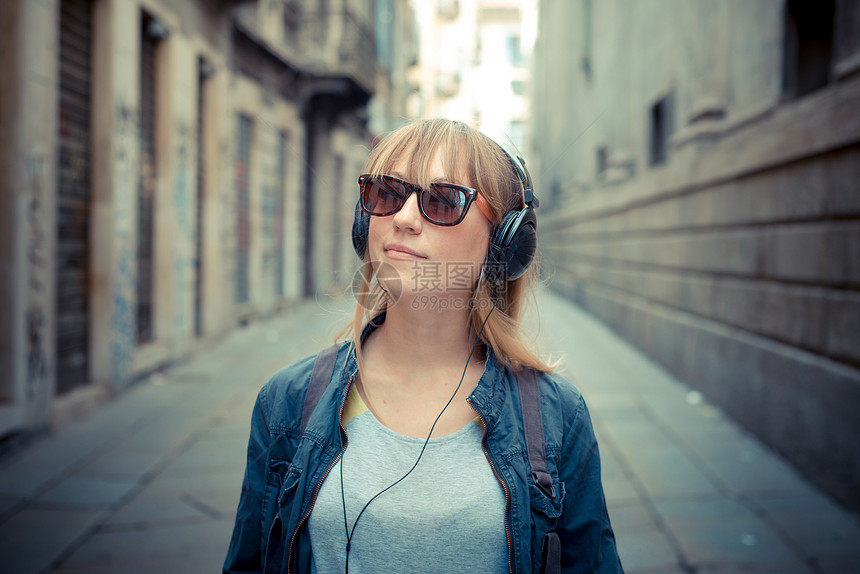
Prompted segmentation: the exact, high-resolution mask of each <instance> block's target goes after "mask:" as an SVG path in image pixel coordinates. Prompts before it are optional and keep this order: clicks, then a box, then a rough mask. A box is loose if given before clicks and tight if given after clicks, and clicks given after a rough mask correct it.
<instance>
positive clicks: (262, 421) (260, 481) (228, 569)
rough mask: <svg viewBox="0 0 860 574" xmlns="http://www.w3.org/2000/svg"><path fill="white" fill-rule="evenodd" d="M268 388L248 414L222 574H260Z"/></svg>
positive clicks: (267, 445) (267, 441)
mask: <svg viewBox="0 0 860 574" xmlns="http://www.w3.org/2000/svg"><path fill="white" fill-rule="evenodd" d="M267 390H268V385H266V386H264V387H263V389H262V390H261V391H260V393H259V394H258V395H257V401H256V403H255V404H254V411H253V413H252V415H251V436H250V438H249V440H248V458H247V462H246V465H245V477H244V478H243V480H242V491H241V494H240V497H239V508H238V510H237V511H236V522H235V524H234V526H233V537H232V539H231V540H230V547H229V549H228V551H227V558H226V559H225V561H224V568H223V574H234V573H240V572H243V573H244V572H262V569H263V566H262V546H263V536H265V534H266V533H264V532H262V512H263V492H264V490H265V486H266V465H267V458H268V456H267V452H268V447H269V437H270V434H269V425H268V422H267V420H266V419H267V417H266V412H267V408H266V404H267V401H266V398H267Z"/></svg>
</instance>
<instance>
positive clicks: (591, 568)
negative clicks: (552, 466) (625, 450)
mask: <svg viewBox="0 0 860 574" xmlns="http://www.w3.org/2000/svg"><path fill="white" fill-rule="evenodd" d="M575 405H576V406H575V416H574V417H573V420H572V422H570V423H569V426H567V429H566V432H565V436H564V444H563V452H562V459H561V460H560V461H559V462H560V464H559V471H560V477H559V478H560V480H561V481H562V482H564V486H565V497H564V508H563V510H562V514H561V516H560V517H559V521H558V524H557V526H556V531H557V532H558V535H559V539H560V542H561V553H562V554H561V566H562V568H561V569H562V572H566V573H570V574H573V573H577V574H579V573H583V574H584V573H589V574H590V573H599V574H617V573H622V572H623V570H622V568H621V561H620V560H619V558H618V550H617V548H616V545H615V534H614V533H613V532H612V526H611V524H610V522H609V513H608V511H607V510H606V499H605V497H604V494H603V484H602V483H601V480H600V452H599V449H598V446H597V439H596V438H595V436H594V429H593V427H592V425H591V416H590V415H589V412H588V407H587V406H586V404H585V401H584V400H583V398H582V396H581V395H579V396H578V397H577V401H576V403H575Z"/></svg>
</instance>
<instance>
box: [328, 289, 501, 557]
mask: <svg viewBox="0 0 860 574" xmlns="http://www.w3.org/2000/svg"><path fill="white" fill-rule="evenodd" d="M498 301H499V300H498V299H494V300H493V306H492V307H491V308H490V312H489V313H487V316H486V317H484V321H483V322H482V323H481V328H480V329H479V330H478V334H477V336H476V337H475V342H474V344H473V345H472V350H471V351H469V357H468V358H467V359H466V365H465V366H464V367H463V374H462V375H461V376H460V382H459V383H457V388H456V389H454V394H453V395H451V398H450V399H448V402H447V403H445V406H444V407H443V408H442V411H441V412H440V413H439V415H438V416H437V417H436V420H435V421H433V425H432V426H431V427H430V432H429V433H428V434H427V439H426V440H425V441H424V445H423V446H422V447H421V452H420V453H418V459H417V460H416V461H415V464H413V465H412V468H410V469H409V471H408V472H407V473H406V474H404V475H403V476H401V477H400V478H399V479H397V480H396V481H394V482H393V483H392V484H390V485H389V486H387V487H385V488H384V489H382V490H380V491H379V492H377V493H376V494H375V495H373V498H371V499H370V500H368V501H367V503H366V504H365V505H364V507H363V508H362V509H361V511H360V512H359V513H358V516H357V517H356V518H355V522H353V523H352V528H351V529H350V528H349V523H348V521H347V518H346V494H345V493H344V488H343V455H341V457H340V498H341V503H342V505H343V527H344V531H345V533H346V568H345V571H344V574H349V551H350V549H351V547H352V535H353V534H355V527H356V526H358V521H359V520H360V519H361V516H362V514H364V511H365V510H367V507H368V506H370V503H371V502H373V501H374V500H376V498H377V497H378V496H380V495H381V494H383V493H385V492H388V491H389V490H391V489H392V488H394V487H395V486H397V485H398V484H400V483H401V482H402V481H403V480H404V479H405V478H406V477H407V476H409V475H410V474H412V471H413V470H415V467H417V466H418V463H419V462H420V461H421V457H422V456H424V450H425V449H426V448H427V444H428V443H429V442H430V437H431V436H432V435H433V430H434V429H435V428H436V423H438V422H439V419H441V418H442V415H443V414H445V411H446V410H448V407H449V406H450V405H451V403H452V402H454V397H456V396H457V393H458V392H459V391H460V387H461V386H462V385H463V380H464V379H465V378H466V370H467V369H468V368H469V361H471V360H472V355H473V354H474V352H475V349H476V348H477V347H478V341H480V340H481V334H482V333H483V332H484V325H486V324H487V320H488V319H489V318H490V315H492V314H493V311H494V310H495V309H496V304H497V303H498ZM338 437H339V438H340V447H341V451H343V437H342V436H341V433H338Z"/></svg>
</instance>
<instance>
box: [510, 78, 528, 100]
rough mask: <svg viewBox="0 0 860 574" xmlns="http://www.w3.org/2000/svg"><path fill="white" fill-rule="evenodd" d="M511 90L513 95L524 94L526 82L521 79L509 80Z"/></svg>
mask: <svg viewBox="0 0 860 574" xmlns="http://www.w3.org/2000/svg"><path fill="white" fill-rule="evenodd" d="M511 91H513V93H514V95H515V96H522V95H525V93H526V83H525V82H524V81H523V80H511Z"/></svg>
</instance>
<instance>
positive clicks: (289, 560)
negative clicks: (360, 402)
mask: <svg viewBox="0 0 860 574" xmlns="http://www.w3.org/2000/svg"><path fill="white" fill-rule="evenodd" d="M353 380H354V379H350V380H349V384H348V385H347V386H346V391H345V392H344V393H343V400H342V401H341V403H340V412H339V413H338V417H337V420H338V423H337V426H338V428H339V429H340V430H339V431H338V432H343V436H344V441H343V448H342V449H341V450H340V452H339V453H338V454H337V456H336V457H334V459H333V460H332V461H331V464H330V465H328V468H327V469H326V470H325V472H324V473H323V474H322V476H321V477H320V479H319V481H318V482H317V485H316V487H314V493H313V495H311V501H310V505H308V510H307V512H305V514H304V516H302V519H301V520H299V523H298V525H297V526H296V530H295V531H294V532H293V535H292V537H291V538H290V553H289V554H288V555H287V574H289V573H290V571H291V570H292V567H293V544H294V543H295V541H296V536H298V534H299V530H301V529H302V525H303V524H304V523H305V521H306V520H307V519H308V517H309V516H310V515H311V511H312V510H313V508H314V504H315V503H316V501H317V495H318V494H319V492H320V488H322V484H323V482H324V481H325V479H326V477H327V476H328V474H329V473H330V472H331V469H333V468H334V466H335V465H336V464H337V461H339V460H340V458H341V457H342V456H343V452H344V451H345V450H346V447H347V445H348V444H349V435H347V434H346V429H344V428H343V425H342V424H341V422H340V421H342V420H343V411H344V408H346V399H347V397H348V396H349V389H350V388H351V387H352V382H353Z"/></svg>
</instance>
